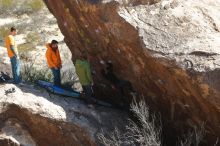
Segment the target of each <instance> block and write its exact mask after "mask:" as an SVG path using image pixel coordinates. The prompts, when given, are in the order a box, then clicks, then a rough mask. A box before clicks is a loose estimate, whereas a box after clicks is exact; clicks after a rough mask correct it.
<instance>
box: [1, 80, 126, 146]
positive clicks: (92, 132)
mask: <svg viewBox="0 0 220 146" xmlns="http://www.w3.org/2000/svg"><path fill="white" fill-rule="evenodd" d="M11 88H14V89H15V92H14V93H9V94H5V91H6V90H8V89H11ZM0 97H1V98H0V121H1V122H0V129H1V130H0V145H1V144H2V143H4V142H5V141H7V142H8V143H7V144H6V145H4V146H8V145H9V142H11V143H14V145H16V146H20V145H25V146H36V145H40V146H49V145H50V146H51V145H53V146H61V145H62V146H70V145H71V146H72V145H77V146H79V145H82V146H83V145H84V146H90V145H91V146H94V145H97V144H98V143H99V141H98V138H97V134H99V133H109V132H110V131H112V130H114V128H115V126H116V127H122V125H125V123H126V113H124V112H121V111H118V110H114V109H111V108H105V107H102V106H96V107H95V108H88V106H87V105H86V104H85V103H84V102H83V101H81V100H77V99H73V98H67V97H59V96H56V95H50V94H48V92H46V91H45V90H43V89H41V88H39V87H36V86H34V85H23V86H15V85H12V84H4V85H3V84H1V85H0Z"/></svg>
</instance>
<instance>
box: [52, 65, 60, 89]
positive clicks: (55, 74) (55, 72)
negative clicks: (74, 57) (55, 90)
mask: <svg viewBox="0 0 220 146" xmlns="http://www.w3.org/2000/svg"><path fill="white" fill-rule="evenodd" d="M51 71H52V73H53V83H54V85H56V86H61V79H60V69H54V68H51Z"/></svg>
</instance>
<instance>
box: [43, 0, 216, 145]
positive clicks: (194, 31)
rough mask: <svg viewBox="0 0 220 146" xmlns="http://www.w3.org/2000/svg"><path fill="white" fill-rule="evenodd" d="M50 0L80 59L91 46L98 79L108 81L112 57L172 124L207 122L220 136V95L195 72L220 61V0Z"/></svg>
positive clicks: (210, 130) (210, 131) (209, 132)
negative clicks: (104, 73)
mask: <svg viewBox="0 0 220 146" xmlns="http://www.w3.org/2000/svg"><path fill="white" fill-rule="evenodd" d="M44 1H45V3H46V5H47V6H48V8H49V10H50V11H51V12H52V14H53V15H54V16H55V17H56V18H57V20H58V25H59V28H60V29H61V31H62V33H63V34H64V36H65V42H66V43H67V45H68V47H69V48H70V50H71V52H72V55H73V61H74V60H75V59H76V58H78V57H79V56H80V52H82V51H87V52H88V53H89V59H90V61H91V63H92V67H93V69H94V71H95V73H96V75H95V77H94V78H95V81H96V82H99V83H102V82H103V81H104V80H105V79H104V78H103V77H102V76H101V75H100V70H101V69H102V62H103V61H111V62H112V63H113V65H114V66H115V72H116V73H117V75H118V76H119V77H121V78H123V79H126V80H129V81H130V82H131V83H132V84H133V86H134V87H135V89H136V90H137V91H138V92H139V93H141V94H143V95H144V97H146V100H147V101H148V102H149V104H150V105H151V107H154V108H155V109H157V110H159V111H160V112H161V114H162V117H164V119H165V121H167V123H170V125H172V127H175V129H178V130H179V131H180V132H183V131H184V130H185V129H187V128H189V127H194V126H195V125H201V124H202V123H203V122H206V124H205V125H206V130H207V132H206V133H207V138H208V141H211V142H212V143H214V141H216V139H217V137H218V136H219V135H220V127H219V124H220V116H219V115H220V109H219V107H220V104H219V103H220V99H219V97H220V96H219V95H220V94H219V91H218V90H214V86H210V85H209V84H207V83H206V82H205V81H204V79H203V78H202V76H198V75H197V73H194V71H206V70H214V69H216V68H217V65H215V64H218V56H219V55H218V54H219V51H218V50H217V48H218V47H219V41H218V38H219V19H218V18H219V13H218V11H219V2H217V1H214V0H213V1H205V0H203V1H190V0H186V1H185V0H166V1H165V0H163V1H160V2H159V1H148V0H146V1H138V0H136V1H135V0H134V1H132V0H130V1H129V0H115V1H114V0H75V1H70V0H60V1H57V2H56V3H55V2H54V1H53V0H44ZM199 66H200V67H199ZM185 67H186V68H190V69H192V70H194V71H187V70H186V69H185ZM207 67H208V69H207ZM209 79H210V78H209ZM214 79H215V80H216V78H214Z"/></svg>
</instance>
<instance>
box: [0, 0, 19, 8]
mask: <svg viewBox="0 0 220 146" xmlns="http://www.w3.org/2000/svg"><path fill="white" fill-rule="evenodd" d="M14 2H15V1H14V0H0V6H1V9H4V10H6V9H11V8H12V7H13V6H14Z"/></svg>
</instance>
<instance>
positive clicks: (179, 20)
mask: <svg viewBox="0 0 220 146" xmlns="http://www.w3.org/2000/svg"><path fill="white" fill-rule="evenodd" d="M219 12H220V1H216V0H208V1H207V0H162V1H161V2H159V3H156V4H154V5H139V6H132V7H123V6H122V7H121V8H120V10H119V14H120V16H121V17H123V18H124V19H125V20H126V21H127V22H129V23H130V24H131V25H133V26H134V27H136V28H137V29H138V31H139V36H140V37H141V38H142V39H143V42H144V45H145V47H146V48H147V49H148V50H149V51H150V52H152V54H153V55H154V56H156V57H165V58H168V59H170V60H175V61H176V62H177V64H178V65H179V66H181V67H182V68H187V69H193V70H195V71H198V72H206V71H210V70H211V71H212V70H215V69H217V68H220V13H219Z"/></svg>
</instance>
